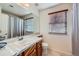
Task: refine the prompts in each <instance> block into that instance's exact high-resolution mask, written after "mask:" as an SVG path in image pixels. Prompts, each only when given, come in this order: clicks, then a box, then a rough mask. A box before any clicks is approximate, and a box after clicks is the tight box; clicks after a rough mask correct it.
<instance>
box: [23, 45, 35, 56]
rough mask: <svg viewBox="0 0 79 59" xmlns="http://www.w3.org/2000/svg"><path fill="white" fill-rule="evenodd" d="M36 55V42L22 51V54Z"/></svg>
mask: <svg viewBox="0 0 79 59" xmlns="http://www.w3.org/2000/svg"><path fill="white" fill-rule="evenodd" d="M32 55H36V44H35V45H33V46H32V47H30V48H29V49H27V50H26V51H24V52H23V56H32Z"/></svg>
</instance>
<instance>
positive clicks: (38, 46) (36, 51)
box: [20, 40, 42, 56]
mask: <svg viewBox="0 0 79 59" xmlns="http://www.w3.org/2000/svg"><path fill="white" fill-rule="evenodd" d="M20 55H21V56H42V40H40V41H39V42H37V43H35V44H34V45H33V46H31V47H29V48H28V49H26V50H25V51H24V52H22V53H21V54H20Z"/></svg>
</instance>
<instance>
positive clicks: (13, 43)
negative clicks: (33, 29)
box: [0, 35, 42, 56]
mask: <svg viewBox="0 0 79 59" xmlns="http://www.w3.org/2000/svg"><path fill="white" fill-rule="evenodd" d="M37 36H38V35H27V36H22V38H23V40H19V38H21V37H15V38H11V39H6V40H4V42H7V45H6V46H5V47H3V48H1V49H0V56H17V55H19V54H21V53H22V52H23V51H25V50H26V49H28V48H29V47H31V46H33V45H34V44H36V43H37V42H39V41H40V40H42V38H40V37H37Z"/></svg>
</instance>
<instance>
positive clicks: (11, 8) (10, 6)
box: [0, 3, 58, 16]
mask: <svg viewBox="0 0 79 59" xmlns="http://www.w3.org/2000/svg"><path fill="white" fill-rule="evenodd" d="M32 4H33V3H32ZM32 4H30V5H31V6H30V7H32ZM57 4H58V3H35V4H34V5H35V6H36V7H37V8H38V10H43V9H46V8H49V7H51V6H55V5H57ZM0 6H1V8H2V10H3V11H6V12H10V13H13V14H16V15H18V16H23V15H26V14H29V13H32V12H31V10H30V8H29V7H26V8H23V7H22V6H20V5H18V4H16V3H0Z"/></svg>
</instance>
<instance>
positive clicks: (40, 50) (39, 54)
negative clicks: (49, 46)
mask: <svg viewBox="0 0 79 59" xmlns="http://www.w3.org/2000/svg"><path fill="white" fill-rule="evenodd" d="M37 55H38V56H42V41H40V42H38V43H37Z"/></svg>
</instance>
